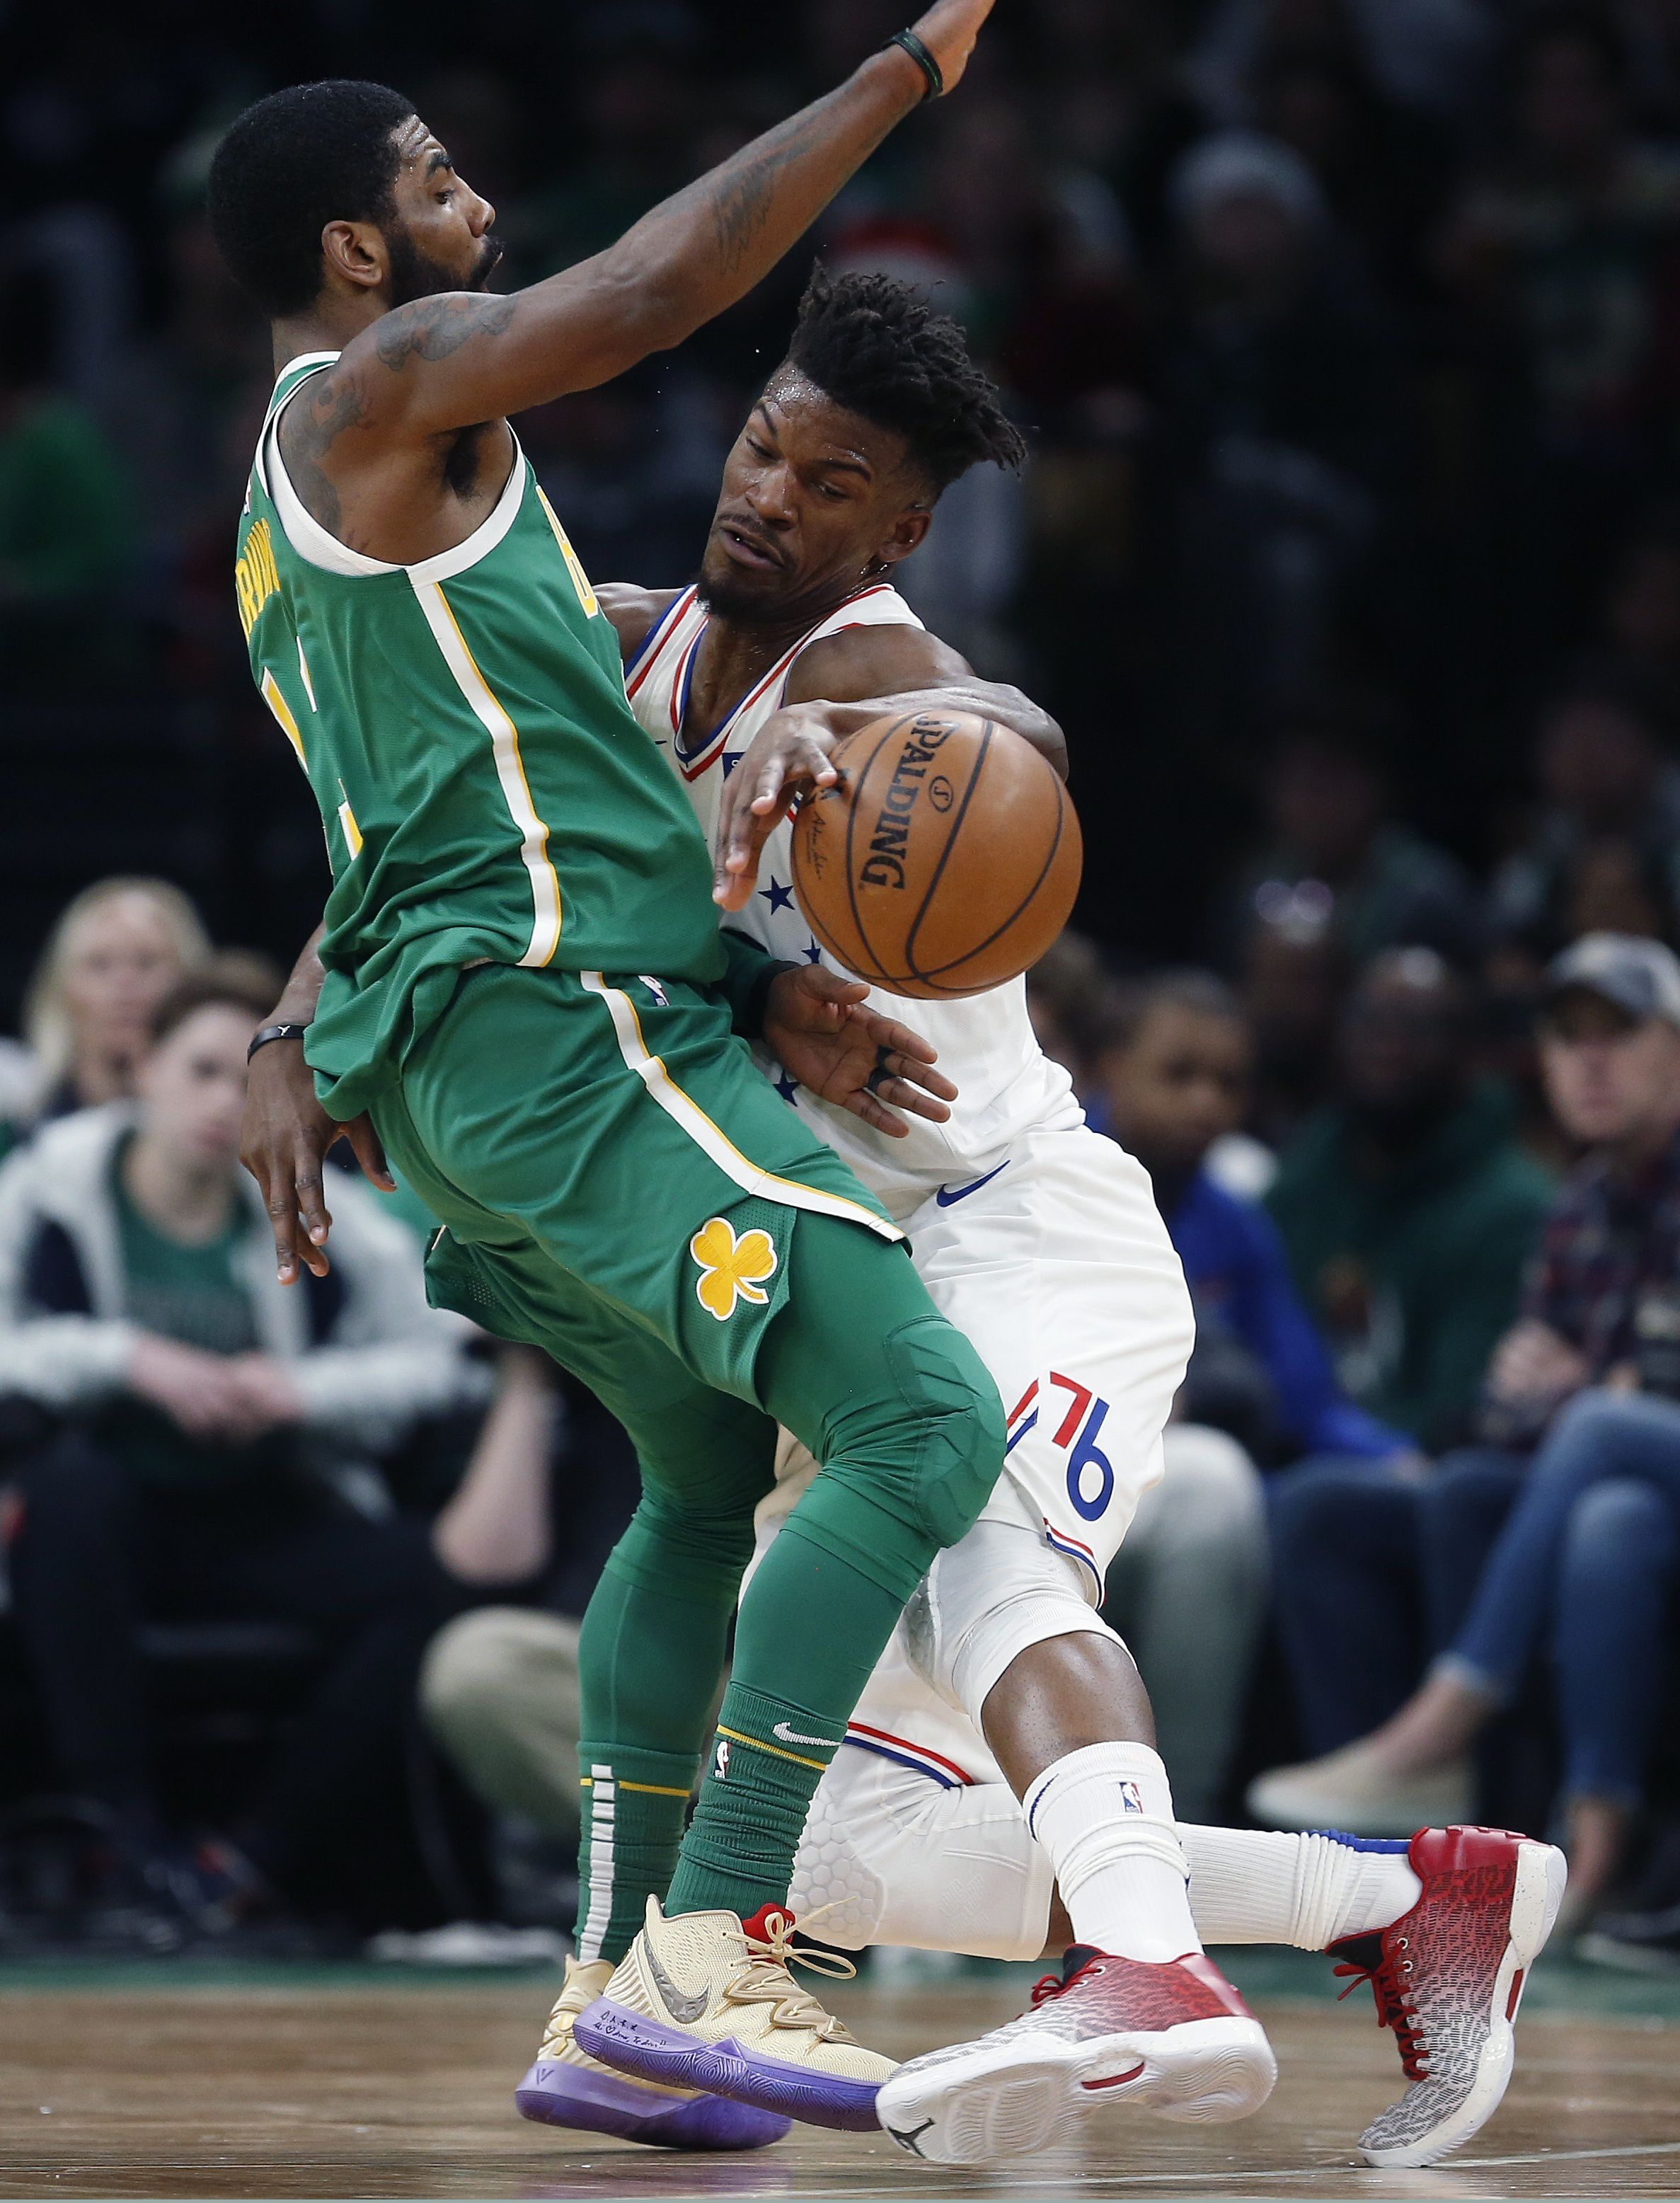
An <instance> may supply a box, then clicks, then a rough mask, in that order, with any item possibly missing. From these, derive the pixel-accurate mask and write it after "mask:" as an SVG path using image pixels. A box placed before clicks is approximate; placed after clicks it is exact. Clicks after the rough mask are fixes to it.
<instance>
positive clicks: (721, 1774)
mask: <svg viewBox="0 0 1680 2203" xmlns="http://www.w3.org/2000/svg"><path fill="white" fill-rule="evenodd" d="M712 1772H713V1775H716V1777H717V1778H718V1780H719V1782H727V1781H728V1780H729V1739H728V1738H727V1737H726V1736H720V1737H719V1739H718V1743H717V1749H716V1750H715V1751H713V1754H712ZM1139 1810H1140V1811H1141V1810H1142V1808H1141V1807H1139Z"/></svg>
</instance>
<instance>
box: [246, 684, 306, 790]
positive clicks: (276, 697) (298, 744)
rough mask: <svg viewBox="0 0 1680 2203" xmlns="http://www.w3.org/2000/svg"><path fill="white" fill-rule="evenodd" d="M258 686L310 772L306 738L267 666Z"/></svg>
mask: <svg viewBox="0 0 1680 2203" xmlns="http://www.w3.org/2000/svg"><path fill="white" fill-rule="evenodd" d="M257 687H258V688H260V689H261V690H262V692H263V702H264V703H265V704H266V705H267V706H268V707H269V710H270V711H271V712H273V713H274V715H275V718H276V719H277V720H278V721H279V722H280V731H281V734H283V735H285V737H286V739H287V741H288V742H290V743H291V745H292V747H293V749H294V750H295V751H296V752H297V753H298V763H299V765H302V766H303V768H304V771H305V772H307V771H309V763H308V760H307V759H305V756H304V738H303V736H302V735H300V734H299V732H298V723H297V721H296V720H295V719H294V718H293V716H292V706H290V705H289V704H288V703H287V700H286V699H285V697H284V696H282V695H281V693H280V683H279V682H278V681H276V680H275V677H274V676H273V674H272V673H270V672H269V669H268V667H267V666H266V665H265V666H264V667H263V677H262V679H261V680H260V681H259V682H257Z"/></svg>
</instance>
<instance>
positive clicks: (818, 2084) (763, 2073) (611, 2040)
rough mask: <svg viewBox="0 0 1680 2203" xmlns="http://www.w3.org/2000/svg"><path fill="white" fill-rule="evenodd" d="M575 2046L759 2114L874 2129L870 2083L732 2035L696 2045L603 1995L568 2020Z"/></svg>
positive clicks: (847, 2129) (850, 2129) (849, 2129)
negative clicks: (791, 2061)
mask: <svg viewBox="0 0 1680 2203" xmlns="http://www.w3.org/2000/svg"><path fill="white" fill-rule="evenodd" d="M571 2032H572V2038H573V2040H574V2041H576V2042H577V2046H578V2047H579V2049H580V2050H587V2051H588V2052H589V2055H590V2057H591V2058H600V2061H601V2063H602V2064H604V2065H612V2066H614V2067H616V2068H617V2070H618V2071H619V2072H621V2073H634V2074H637V2075H639V2076H641V2077H642V2079H643V2080H644V2081H663V2082H666V2083H667V2084H668V2085H669V2086H671V2087H673V2088H701V2089H703V2090H705V2091H706V2093H707V2094H709V2095H714V2096H727V2097H729V2098H731V2100H733V2101H734V2102H736V2103H737V2104H749V2105H756V2106H757V2107H758V2108H759V2109H760V2111H772V2112H773V2111H780V2112H784V2113H785V2114H786V2115H787V2116H788V2117H790V2118H796V2119H802V2120H803V2121H804V2123H806V2125H807V2126H813V2127H838V2128H839V2129H841V2130H842V2131H843V2133H847V2134H878V2132H879V2131H880V2123H879V2121H878V2119H877V2118H876V2117H875V2097H876V2094H877V2092H878V2086H879V2084H878V2082H874V2081H842V2080H837V2079H834V2078H831V2077H828V2076H823V2075H821V2074H813V2073H812V2072H810V2071H808V2070H807V2069H806V2068H805V2067H803V2066H799V2065H784V2064H783V2063H782V2062H781V2060H780V2059H779V2058H766V2057H764V2056H763V2055H762V2054H761V2053H760V2052H758V2051H756V2050H748V2049H745V2048H743V2047H742V2045H741V2044H740V2043H738V2042H736V2041H733V2040H731V2039H727V2038H726V2039H725V2041H722V2042H715V2043H708V2042H697V2041H695V2038H694V2036H693V2035H684V2034H683V2032H682V2030H681V2029H680V2028H675V2027H663V2026H661V2025H660V2023H659V2021H658V2020H654V2019H648V2018H647V2017H644V2015H643V2014H642V2013H641V2012H639V2011H630V2010H629V2009H628V2008H627V2007H626V2006H625V2005H621V2004H613V2003H611V2002H610V2001H609V2000H608V1999H606V1997H597V1998H596V1999H595V2002H594V2003H593V2004H592V2005H589V2006H588V2007H587V2009H586V2010H584V2011H583V2012H581V2013H580V2014H579V2015H578V2017H577V2019H575V2020H574V2021H573V2023H572V2029H571Z"/></svg>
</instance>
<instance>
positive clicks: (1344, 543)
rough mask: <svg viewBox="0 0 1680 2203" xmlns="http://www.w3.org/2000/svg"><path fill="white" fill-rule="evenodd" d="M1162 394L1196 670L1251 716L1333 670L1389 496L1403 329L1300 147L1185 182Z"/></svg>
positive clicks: (1274, 146) (1230, 149) (1215, 146)
mask: <svg viewBox="0 0 1680 2203" xmlns="http://www.w3.org/2000/svg"><path fill="white" fill-rule="evenodd" d="M1172 205H1173V209H1174V214H1175V216H1176V219H1177V222H1178V227H1179V233H1180V284H1179V300H1178V308H1177V311H1176V314H1175V316H1174V324H1173V327H1172V328H1171V329H1170V331H1169V333H1168V342H1167V346H1166V354H1165V359H1164V365H1163V373H1162V381H1161V387H1162V392H1163V393H1164V395H1163V402H1162V428H1161V433H1162V446H1163V451H1164V453H1165V456H1166V458H1167V460H1168V464H1170V466H1171V468H1172V470H1173V473H1174V477H1175V503H1176V512H1175V517H1174V532H1175V536H1176V541H1177V551H1178V558H1179V562H1180V564H1179V573H1178V578H1177V584H1176V587H1177V594H1178V599H1179V605H1180V618H1181V621H1182V623H1183V629H1184V635H1183V643H1182V650H1183V653H1184V656H1183V673H1184V676H1185V677H1186V679H1188V680H1192V681H1194V682H1197V684H1198V686H1199V687H1200V688H1201V689H1202V690H1204V692H1205V694H1206V699H1207V701H1206V703H1205V704H1204V706H1203V707H1202V709H1203V712H1204V715H1206V714H1211V715H1212V721H1213V722H1214V723H1218V724H1223V725H1224V726H1226V727H1227V728H1228V727H1231V726H1234V725H1235V724H1238V723H1239V720H1240V722H1241V723H1242V724H1252V721H1253V718H1254V714H1255V712H1256V710H1257V709H1259V710H1261V711H1263V712H1264V711H1268V710H1277V709H1280V708H1281V707H1282V706H1285V705H1286V704H1287V701H1288V700H1290V699H1292V698H1293V697H1297V696H1299V695H1301V694H1304V693H1306V692H1309V691H1310V689H1311V688H1312V687H1313V686H1314V685H1315V684H1316V682H1320V681H1322V679H1323V678H1324V677H1325V675H1326V671H1327V670H1328V656H1329V642H1330V638H1331V635H1332V632H1333V629H1334V625H1335V623H1336V621H1337V619H1338V617H1339V616H1340V614H1341V613H1342V612H1343V611H1345V609H1346V605H1347V604H1348V603H1349V602H1350V600H1351V593H1352V591H1353V589H1354V586H1355V584H1356V582H1357V581H1358V577H1359V576H1360V575H1361V573H1362V572H1363V571H1364V570H1365V566H1366V564H1367V561H1368V560H1369V556H1370V554H1371V552H1372V550H1373V546H1375V542H1376V540H1377V537H1378V534H1379V531H1380V529H1381V526H1382V524H1383V522H1384V519H1385V517H1386V514H1387V505H1388V502H1389V500H1390V499H1391V497H1392V494H1393V490H1394V488H1395V486H1396V480H1397V474H1398V468H1399V448H1398V446H1397V442H1396V429H1397V424H1398V423H1399V422H1400V420H1401V419H1402V417H1403V416H1402V412H1401V409H1400V408H1399V405H1397V403H1396V392H1395V387H1394V380H1393V379H1394V375H1395V372H1396V369H1397V365H1398V361H1397V352H1396V345H1395V340H1394V333H1393V330H1392V329H1391V328H1390V327H1389V323H1388V320H1387V314H1386V312H1385V310H1384V309H1383V307H1382V306H1381V303H1380V301H1379V300H1378V298H1376V296H1375V292H1373V290H1372V289H1371V286H1370V285H1369V281H1368V279H1367V278H1366V276H1365V275H1364V271H1363V269H1361V268H1360V266H1359V264H1358V261H1357V259H1356V258H1355V257H1353V255H1352V251H1351V249H1350V248H1348V247H1347V246H1346V245H1345V243H1344V242H1343V241H1342V240H1340V239H1338V237H1337V236H1336V234H1335V233H1334V230H1333V228H1332V227H1331V225H1330V222H1329V217H1328V210H1327V208H1326V206H1325V204H1324V199H1323V194H1322V192H1321V191H1320V189H1319V186H1318V183H1317V180H1316V178H1315V177H1314V175H1313V174H1312V171H1311V169H1310V168H1309V167H1308V166H1307V164H1306V162H1304V160H1303V159H1302V158H1301V157H1300V155H1299V154H1298V153H1297V152H1296V151H1293V148H1291V147H1289V146H1287V145H1280V144H1279V143H1278V142H1277V141H1276V140H1275V139H1269V138H1262V137H1258V136H1255V135H1251V134H1248V133H1232V134H1230V135H1227V136H1222V137H1216V138H1211V139H1204V141H1203V143H1202V144H1200V145H1197V146H1195V147H1193V148H1192V151H1190V152H1189V153H1187V154H1186V156H1185V157H1184V160H1183V162H1182V163H1181V164H1180V168H1179V169H1178V171H1177V173H1176V174H1175V175H1174V181H1173V186H1172Z"/></svg>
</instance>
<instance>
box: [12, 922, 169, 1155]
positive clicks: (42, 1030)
mask: <svg viewBox="0 0 1680 2203" xmlns="http://www.w3.org/2000/svg"><path fill="white" fill-rule="evenodd" d="M208 954H210V941H209V938H208V936H206V934H205V932H204V926H203V924H201V923H200V920H199V918H198V912H197V911H196V910H195V909H194V908H193V907H192V903H191V902H190V901H188V899H187V897H186V895H183V894H182V893H181V891H180V889H179V888H177V887H172V886H171V885H170V884H169V882H168V881H167V880H149V879H139V878H133V879H128V878H117V879H109V880H100V881H98V882H96V883H95V884H94V885H93V886H92V887H91V888H84V889H82V891H81V893H80V895H77V896H76V897H75V899H74V901H72V902H71V903H69V904H68V906H67V907H66V908H65V909H64V910H63V911H62V913H61V914H60V916H59V918H58V922H57V924H56V925H55V926H54V927H53V929H52V931H51V933H50V935H49V936H48V937H47V944H46V947H45V948H44V949H43V950H42V952H41V957H40V961H39V962H38V964H37V965H36V966H35V970H34V973H33V976H32V977H31V979H30V982H29V986H28V990H27V993H26V995H25V996H24V1004H23V1031H24V1040H25V1043H26V1045H25V1048H22V1049H15V1048H14V1049H9V1050H8V1055H7V1060H6V1062H5V1065H4V1072H5V1080H4V1088H3V1092H0V1113H3V1121H0V1155H4V1153H5V1151H6V1150H7V1149H9V1147H10V1146H12V1144H13V1143H15V1140H16V1139H17V1138H18V1137H20V1135H21V1134H23V1133H25V1132H27V1131H29V1130H30V1129H32V1128H33V1126H34V1125H37V1124H39V1123H44V1122H45V1121H46V1120H48V1119H51V1118H54V1117H62V1116H65V1115H67V1114H68V1113H69V1112H70V1111H72V1110H74V1109H85V1108H91V1107H97V1106H98V1105H99V1104H101V1103H103V1102H115V1101H118V1100H121V1099H122V1098H124V1097H126V1096H128V1095H130V1094H132V1092H133V1083H134V1071H135V1066H137V1064H138V1063H139V1060H140V1058H141V1057H142V1056H143V1055H144V1054H145V1052H146V1048H147V1046H148V1044H149V1042H150V1037H151V1019H152V1013H153V1012H154V1011H155V1010H156V1009H157V1005H158V1002H159V1001H161V1000H162V998H163V995H165V994H166V993H167V992H168V990H169V988H170V987H172V986H173V985H174V984H175V982H176V981H177V980H178V979H179V978H180V977H181V975H182V974H183V972H187V971H190V970H191V969H192V967H193V966H195V965H198V964H200V963H202V962H203V960H204V958H205V957H206V956H207V955H208Z"/></svg>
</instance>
